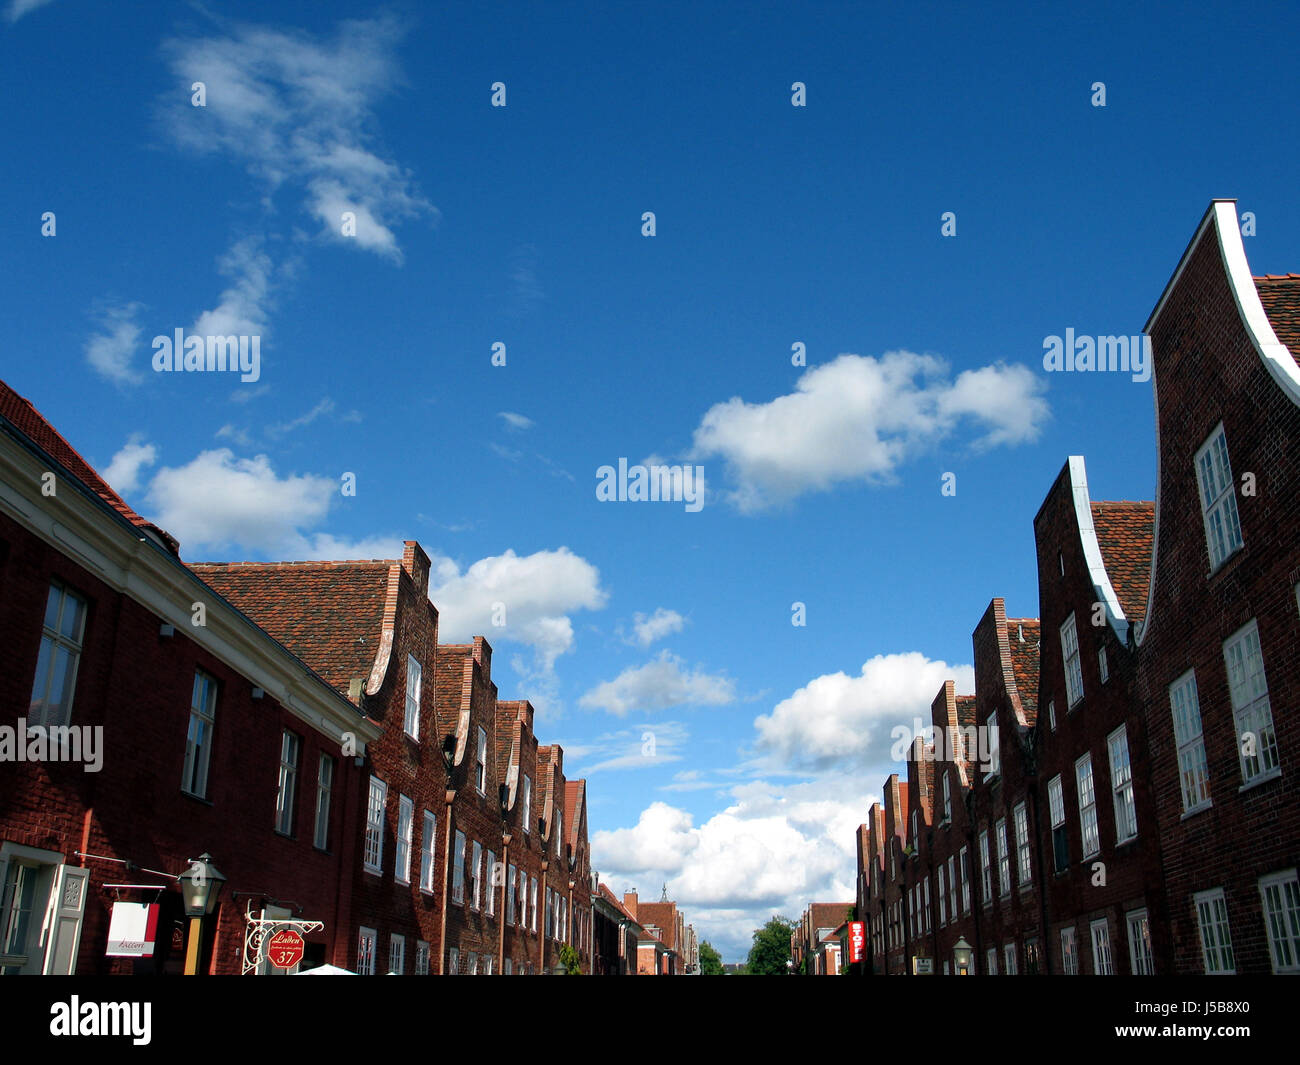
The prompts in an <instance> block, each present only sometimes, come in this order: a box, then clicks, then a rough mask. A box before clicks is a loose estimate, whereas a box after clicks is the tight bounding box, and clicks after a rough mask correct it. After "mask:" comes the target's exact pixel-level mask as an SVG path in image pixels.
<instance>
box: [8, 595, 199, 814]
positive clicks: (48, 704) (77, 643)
mask: <svg viewBox="0 0 1300 1065" xmlns="http://www.w3.org/2000/svg"><path fill="white" fill-rule="evenodd" d="M85 626H86V601H85V600H84V599H82V598H81V597H79V596H76V595H74V594H73V593H72V592H70V591H68V590H67V589H66V588H64V587H63V585H61V584H57V583H53V584H51V585H50V594H49V597H48V598H47V599H46V601H45V623H44V625H43V627H42V629H41V650H40V654H39V655H38V656H37V659H36V678H35V680H34V682H33V684H32V703H31V706H30V707H29V708H28V710H27V727H28V728H31V727H32V726H33V725H40V726H45V727H48V726H50V725H66V724H67V723H68V722H69V721H70V720H71V719H72V695H73V689H74V688H75V687H76V683H77V662H78V661H79V660H80V658H81V642H82V637H83V635H84V629H85ZM204 768H205V772H206V763H204ZM197 794H201V793H197Z"/></svg>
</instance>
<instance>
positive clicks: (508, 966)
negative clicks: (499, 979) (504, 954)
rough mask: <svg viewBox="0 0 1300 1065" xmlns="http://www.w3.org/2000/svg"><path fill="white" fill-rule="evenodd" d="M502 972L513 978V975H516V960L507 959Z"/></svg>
mask: <svg viewBox="0 0 1300 1065" xmlns="http://www.w3.org/2000/svg"><path fill="white" fill-rule="evenodd" d="M501 972H502V973H503V974H504V975H505V976H513V975H514V973H515V960H514V958H507V959H506V963H505V965H504V967H503V968H502V970H501Z"/></svg>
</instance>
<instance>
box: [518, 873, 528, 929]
mask: <svg viewBox="0 0 1300 1065" xmlns="http://www.w3.org/2000/svg"><path fill="white" fill-rule="evenodd" d="M519 927H520V928H527V927H528V874H527V873H526V872H524V870H522V869H520V870H519Z"/></svg>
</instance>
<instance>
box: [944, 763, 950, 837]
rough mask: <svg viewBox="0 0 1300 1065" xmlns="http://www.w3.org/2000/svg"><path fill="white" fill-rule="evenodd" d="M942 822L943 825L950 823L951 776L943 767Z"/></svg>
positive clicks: (946, 768) (945, 767)
mask: <svg viewBox="0 0 1300 1065" xmlns="http://www.w3.org/2000/svg"><path fill="white" fill-rule="evenodd" d="M943 821H944V824H948V823H950V822H951V821H952V775H951V774H950V773H949V772H948V767H947V766H944V767H943Z"/></svg>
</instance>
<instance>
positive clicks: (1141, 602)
mask: <svg viewBox="0 0 1300 1065" xmlns="http://www.w3.org/2000/svg"><path fill="white" fill-rule="evenodd" d="M1155 520H1156V505H1155V503H1153V502H1129V501H1128V500H1123V501H1119V502H1098V503H1093V504H1092V523H1093V528H1094V529H1095V530H1096V533H1097V544H1098V546H1099V547H1100V548H1101V558H1102V562H1103V563H1104V564H1105V566H1106V573H1107V574H1108V575H1109V576H1110V583H1111V587H1113V588H1114V589H1115V594H1116V595H1117V596H1118V597H1119V605H1120V607H1121V608H1122V609H1123V611H1124V616H1125V617H1126V618H1128V620H1129V621H1131V622H1134V623H1137V622H1140V621H1141V620H1142V619H1143V618H1144V617H1145V616H1146V612H1147V588H1148V585H1149V583H1150V580H1151V547H1152V544H1153V543H1154V540H1153V530H1154V527H1155Z"/></svg>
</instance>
